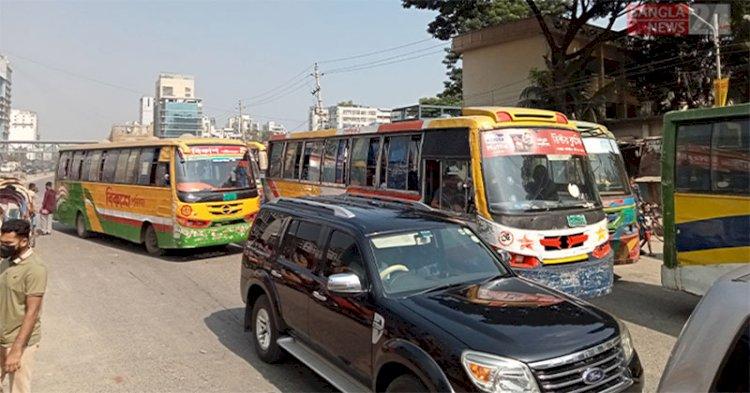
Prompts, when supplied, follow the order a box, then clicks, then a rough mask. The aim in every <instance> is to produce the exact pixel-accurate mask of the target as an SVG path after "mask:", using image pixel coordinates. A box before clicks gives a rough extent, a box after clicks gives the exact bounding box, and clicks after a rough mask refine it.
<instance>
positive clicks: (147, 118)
mask: <svg viewBox="0 0 750 393" xmlns="http://www.w3.org/2000/svg"><path fill="white" fill-rule="evenodd" d="M139 123H140V124H141V125H144V126H148V125H151V124H153V123H154V97H145V96H144V97H141V110H140V120H139Z"/></svg>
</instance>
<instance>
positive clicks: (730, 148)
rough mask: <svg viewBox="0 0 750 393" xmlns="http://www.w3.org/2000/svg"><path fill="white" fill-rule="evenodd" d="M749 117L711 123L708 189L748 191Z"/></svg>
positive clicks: (736, 192) (749, 184)
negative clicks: (712, 124) (709, 184)
mask: <svg viewBox="0 0 750 393" xmlns="http://www.w3.org/2000/svg"><path fill="white" fill-rule="evenodd" d="M749 167H750V121H748V119H741V120H730V121H724V122H719V123H716V124H714V129H713V135H712V141H711V183H712V184H711V189H712V190H713V191H717V192H722V193H730V194H739V195H748V194H750V179H748V177H749V176H748V173H747V168H749Z"/></svg>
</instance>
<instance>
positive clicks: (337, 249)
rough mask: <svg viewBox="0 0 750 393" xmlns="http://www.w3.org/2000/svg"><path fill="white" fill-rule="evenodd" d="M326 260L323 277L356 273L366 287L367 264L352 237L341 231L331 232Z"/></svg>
mask: <svg viewBox="0 0 750 393" xmlns="http://www.w3.org/2000/svg"><path fill="white" fill-rule="evenodd" d="M326 260H327V263H326V264H325V266H324V268H323V277H328V276H330V275H332V274H339V273H354V274H356V275H357V276H359V280H360V281H361V282H362V283H363V285H364V282H365V281H366V280H365V278H366V277H367V275H366V274H365V263H364V261H363V260H362V253H360V252H359V247H357V241H356V240H355V239H354V238H353V237H352V236H350V235H348V234H346V233H344V232H341V231H333V232H331V237H330V240H329V241H328V251H326Z"/></svg>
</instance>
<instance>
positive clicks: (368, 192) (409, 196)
mask: <svg viewBox="0 0 750 393" xmlns="http://www.w3.org/2000/svg"><path fill="white" fill-rule="evenodd" d="M346 192H347V194H352V195H364V196H382V197H387V198H393V199H400V200H407V201H419V200H420V199H422V197H421V196H420V195H419V194H413V193H410V192H399V191H393V190H375V189H371V188H364V187H348V188H347V189H346Z"/></svg>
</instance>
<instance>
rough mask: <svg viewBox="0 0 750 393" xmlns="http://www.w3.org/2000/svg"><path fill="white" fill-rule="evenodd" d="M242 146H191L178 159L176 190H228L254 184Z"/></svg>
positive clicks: (245, 150) (181, 152)
mask: <svg viewBox="0 0 750 393" xmlns="http://www.w3.org/2000/svg"><path fill="white" fill-rule="evenodd" d="M246 152H247V149H246V148H245V147H243V146H233V145H227V146H216V145H211V146H190V150H189V151H188V152H183V151H180V159H179V160H177V166H176V171H175V172H176V175H177V179H176V180H177V183H176V184H177V191H182V192H200V191H229V190H239V189H243V188H248V187H251V185H253V186H254V183H255V180H254V179H253V177H252V171H251V169H250V161H249V160H248V156H247V154H246Z"/></svg>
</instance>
